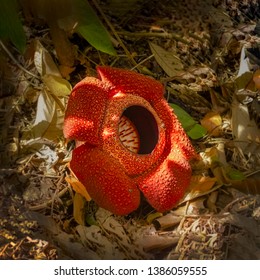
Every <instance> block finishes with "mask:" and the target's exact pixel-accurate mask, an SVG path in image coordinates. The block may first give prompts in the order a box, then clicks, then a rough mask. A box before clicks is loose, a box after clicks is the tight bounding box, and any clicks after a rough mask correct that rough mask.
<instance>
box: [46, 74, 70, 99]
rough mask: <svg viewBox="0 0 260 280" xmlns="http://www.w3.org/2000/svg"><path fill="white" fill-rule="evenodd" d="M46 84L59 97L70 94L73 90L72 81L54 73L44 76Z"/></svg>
mask: <svg viewBox="0 0 260 280" xmlns="http://www.w3.org/2000/svg"><path fill="white" fill-rule="evenodd" d="M42 79H43V81H44V84H45V85H46V86H47V87H48V89H49V90H50V91H51V93H52V94H54V95H55V96H58V97H65V96H68V95H69V94H70V92H71V90H72V87H71V85H70V83H69V82H68V81H67V80H65V79H63V78H61V77H59V76H55V75H52V74H46V75H44V76H43V77H42Z"/></svg>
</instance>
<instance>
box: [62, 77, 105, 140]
mask: <svg viewBox="0 0 260 280" xmlns="http://www.w3.org/2000/svg"><path fill="white" fill-rule="evenodd" d="M108 92H109V87H108V86H107V85H106V83H103V82H101V81H100V80H98V79H96V78H91V77H88V78H85V79H84V80H82V81H81V82H80V83H78V84H77V85H76V86H75V87H74V89H73V91H72V93H71V95H70V98H69V101H68V105H67V110H66V113H65V120H64V128H63V132H64V136H65V137H66V138H68V139H75V140H79V141H85V142H88V143H90V144H94V145H97V144H98V143H99V142H100V126H101V125H102V121H103V118H104V114H105V108H106V104H107V100H108Z"/></svg>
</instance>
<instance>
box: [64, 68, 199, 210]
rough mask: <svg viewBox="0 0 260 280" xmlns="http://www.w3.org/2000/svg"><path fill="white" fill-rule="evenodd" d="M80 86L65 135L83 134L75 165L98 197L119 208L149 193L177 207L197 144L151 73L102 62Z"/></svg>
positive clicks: (152, 199)
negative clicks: (92, 74)
mask: <svg viewBox="0 0 260 280" xmlns="http://www.w3.org/2000/svg"><path fill="white" fill-rule="evenodd" d="M97 72H98V78H93V77H87V78H85V79H84V80H82V81H81V82H79V83H78V84H77V85H76V86H75V87H74V89H73V91H72V93H71V95H70V98H69V101H68V106H67V110H66V114H65V122H64V135H65V137H66V138H68V139H74V140H76V143H77V145H76V148H75V149H74V150H73V154H72V160H71V163H70V168H71V169H72V171H73V172H74V174H75V175H76V176H77V178H78V180H79V181H81V183H82V184H83V185H84V186H85V187H86V189H87V192H88V193H89V195H90V196H91V197H92V199H93V200H94V201H95V202H96V203H97V204H98V205H99V206H100V207H103V208H105V209H107V210H109V211H111V212H112V213H114V214H117V215H126V214H128V213H130V212H132V211H134V210H135V209H137V208H138V206H139V204H140V195H141V193H143V195H144V196H145V198H146V199H147V200H148V202H149V203H150V205H152V206H153V207H154V208H155V209H156V210H157V211H159V212H164V211H167V210H170V209H172V208H173V207H174V205H175V204H176V203H177V202H178V200H180V199H181V198H182V196H183V195H184V192H185V190H186V189H187V187H188V185H189V182H190V178H191V167H190V164H189V160H190V159H191V158H193V157H194V156H195V152H194V149H193V147H192V145H191V143H190V141H189V139H188V137H187V135H186V134H185V132H184V130H183V128H182V127H181V125H180V123H179V121H178V120H177V118H176V116H175V115H174V113H173V111H172V109H171V108H170V107H169V105H168V103H167V102H166V101H165V100H164V98H163V86H162V85H161V84H160V83H159V82H158V81H155V80H154V79H152V78H149V77H146V76H143V75H141V74H138V73H135V72H132V71H129V70H122V69H116V68H111V67H98V68H97Z"/></svg>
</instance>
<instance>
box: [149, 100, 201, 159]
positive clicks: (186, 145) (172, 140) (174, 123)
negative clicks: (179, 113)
mask: <svg viewBox="0 0 260 280" xmlns="http://www.w3.org/2000/svg"><path fill="white" fill-rule="evenodd" d="M153 108H154V109H155V111H156V112H157V114H158V116H159V118H160V119H161V120H162V122H163V123H164V125H165V128H166V135H167V138H166V143H165V146H166V149H165V153H166V155H168V154H169V153H170V150H172V149H173V146H174V147H176V148H177V149H179V150H180V151H181V152H182V154H183V156H184V157H185V159H186V160H190V159H192V158H195V157H196V156H197V155H196V152H195V150H194V148H193V146H192V145H191V142H190V140H189V138H188V136H187V134H186V132H185V131H184V129H183V127H182V126H181V123H180V122H179V120H178V119H177V117H176V115H175V114H174V112H173V110H172V108H171V107H170V106H169V105H168V103H167V102H166V101H165V100H164V99H161V100H159V101H158V102H155V103H154V104H153ZM175 145H176V146H175ZM179 157H182V155H181V154H180V155H179Z"/></svg>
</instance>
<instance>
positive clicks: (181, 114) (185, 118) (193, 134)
mask: <svg viewBox="0 0 260 280" xmlns="http://www.w3.org/2000/svg"><path fill="white" fill-rule="evenodd" d="M170 106H171V107H172V108H173V110H174V113H175V114H176V116H177V118H178V120H179V121H180V123H181V125H182V126H183V128H184V130H185V131H186V132H187V134H188V135H189V137H190V138H191V139H194V140H196V139H199V138H201V137H203V136H205V135H206V133H207V130H206V129H205V128H204V127H203V126H201V125H200V124H198V123H197V122H196V121H195V120H194V119H193V118H192V117H191V116H190V115H189V114H188V113H187V112H186V111H184V110H183V109H182V108H181V107H180V106H178V105H176V104H173V103H170Z"/></svg>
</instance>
